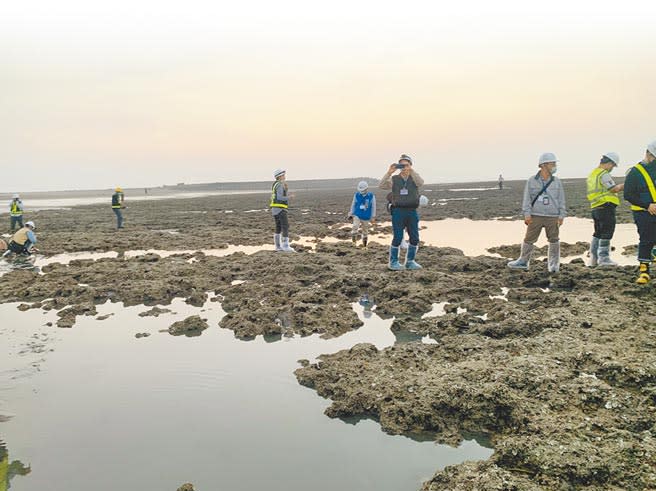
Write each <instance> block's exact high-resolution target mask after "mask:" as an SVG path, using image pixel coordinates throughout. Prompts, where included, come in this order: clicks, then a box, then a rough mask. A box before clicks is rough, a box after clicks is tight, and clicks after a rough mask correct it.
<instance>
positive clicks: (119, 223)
mask: <svg viewBox="0 0 656 491" xmlns="http://www.w3.org/2000/svg"><path fill="white" fill-rule="evenodd" d="M124 201H125V196H124V195H123V190H122V189H121V188H120V187H119V188H116V189H115V190H114V194H112V210H113V211H114V215H116V229H117V230H118V229H120V228H123V212H122V211H121V210H122V209H123V208H125V205H124Z"/></svg>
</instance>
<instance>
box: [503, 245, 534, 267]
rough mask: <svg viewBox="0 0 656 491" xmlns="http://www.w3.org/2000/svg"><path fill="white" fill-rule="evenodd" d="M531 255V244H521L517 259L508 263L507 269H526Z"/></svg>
mask: <svg viewBox="0 0 656 491" xmlns="http://www.w3.org/2000/svg"><path fill="white" fill-rule="evenodd" d="M531 254H533V244H528V243H526V242H523V243H522V251H521V253H520V254H519V258H517V259H515V260H514V261H510V262H509V263H508V267H509V268H510V269H528V266H529V264H530V263H531Z"/></svg>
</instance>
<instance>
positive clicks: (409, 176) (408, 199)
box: [378, 154, 424, 271]
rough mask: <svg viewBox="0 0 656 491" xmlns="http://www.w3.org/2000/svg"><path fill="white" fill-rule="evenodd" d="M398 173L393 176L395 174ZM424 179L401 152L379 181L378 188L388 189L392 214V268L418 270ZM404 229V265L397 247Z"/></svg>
mask: <svg viewBox="0 0 656 491" xmlns="http://www.w3.org/2000/svg"><path fill="white" fill-rule="evenodd" d="M396 172H398V174H396V175H395V173H396ZM423 185H424V180H423V179H422V178H421V177H420V176H419V174H417V172H416V171H415V170H414V169H413V168H412V159H411V158H410V157H409V156H408V155H405V154H403V155H401V158H399V161H398V163H395V164H392V165H390V167H389V169H388V170H387V172H386V173H385V175H384V176H383V178H382V179H381V180H380V184H379V185H378V187H379V188H380V189H390V190H391V191H392V192H391V193H390V194H389V198H388V199H389V201H390V203H391V206H390V212H391V214H392V228H393V229H394V237H393V238H392V245H391V246H390V252H389V265H388V268H389V269H391V270H392V271H401V270H403V269H411V270H412V269H421V266H420V265H419V263H417V261H415V258H416V256H417V249H419V214H418V213H417V208H418V207H419V188H420V187H421V186H423ZM405 230H407V231H408V235H409V237H410V245H409V246H408V253H407V254H406V260H405V265H402V264H401V263H400V262H399V246H400V245H401V241H402V240H403V232H404V231H405Z"/></svg>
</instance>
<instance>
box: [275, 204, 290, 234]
mask: <svg viewBox="0 0 656 491" xmlns="http://www.w3.org/2000/svg"><path fill="white" fill-rule="evenodd" d="M273 219H274V220H275V221H276V233H277V234H282V236H283V237H289V218H288V217H287V210H280V213H278V214H277V215H273Z"/></svg>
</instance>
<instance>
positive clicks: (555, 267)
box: [508, 152, 567, 273]
mask: <svg viewBox="0 0 656 491" xmlns="http://www.w3.org/2000/svg"><path fill="white" fill-rule="evenodd" d="M556 162H558V159H556V156H555V155H554V154H553V153H551V152H548V153H543V154H542V155H540V159H539V161H538V167H540V171H539V172H538V173H537V174H535V175H534V176H532V177H529V178H528V181H526V186H525V187H524V200H523V203H522V213H523V214H524V223H525V224H526V225H527V229H526V236H525V237H524V242H523V243H522V249H521V253H520V255H519V258H518V259H516V260H514V261H510V262H509V263H508V267H509V268H511V269H524V270H526V269H528V268H529V264H530V262H531V255H532V254H533V248H534V247H535V242H536V241H537V240H538V237H539V236H540V232H541V231H542V229H543V228H544V229H545V232H546V234H547V240H548V241H549V248H548V257H547V267H548V270H549V272H550V273H557V272H558V271H559V270H560V237H559V233H560V226H561V225H562V224H563V221H564V220H565V216H566V214H567V211H566V205H565V190H564V188H563V184H562V183H561V182H560V179H558V178H557V177H556V176H555V175H554V174H555V173H556Z"/></svg>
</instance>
